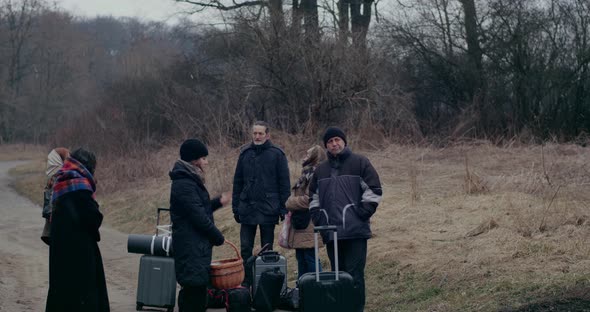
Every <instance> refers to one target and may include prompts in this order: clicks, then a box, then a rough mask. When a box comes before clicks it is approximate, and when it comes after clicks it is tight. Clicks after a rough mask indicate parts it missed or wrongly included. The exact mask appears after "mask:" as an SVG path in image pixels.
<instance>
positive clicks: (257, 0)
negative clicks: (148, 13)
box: [176, 0, 268, 11]
mask: <svg viewBox="0 0 590 312" xmlns="http://www.w3.org/2000/svg"><path fill="white" fill-rule="evenodd" d="M176 2H182V3H189V4H194V5H198V6H201V7H203V8H214V9H217V10H221V11H231V10H235V9H239V8H242V7H251V6H259V5H260V6H267V5H268V4H267V2H266V1H263V0H252V1H245V2H236V1H235V0H232V3H233V5H225V4H223V3H221V2H220V1H219V0H209V1H208V2H201V1H193V0H176Z"/></svg>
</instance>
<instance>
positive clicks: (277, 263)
mask: <svg viewBox="0 0 590 312" xmlns="http://www.w3.org/2000/svg"><path fill="white" fill-rule="evenodd" d="M275 268H278V269H279V270H280V271H281V272H283V274H284V275H285V281H284V283H283V287H282V289H281V293H282V292H283V291H284V290H285V289H286V288H287V259H286V258H285V257H284V256H282V255H280V254H279V253H278V252H276V251H273V250H269V251H265V252H263V253H262V254H261V255H260V256H258V257H256V261H255V262H254V265H253V266H252V269H253V274H252V275H253V276H254V283H253V284H252V297H254V296H255V295H256V288H257V287H258V281H259V280H260V275H261V274H262V272H264V271H267V270H271V271H272V270H274V269H275Z"/></svg>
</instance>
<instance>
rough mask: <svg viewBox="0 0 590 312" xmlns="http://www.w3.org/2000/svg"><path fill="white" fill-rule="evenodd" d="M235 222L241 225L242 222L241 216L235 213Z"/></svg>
mask: <svg viewBox="0 0 590 312" xmlns="http://www.w3.org/2000/svg"><path fill="white" fill-rule="evenodd" d="M234 220H236V222H238V223H241V222H240V215H239V214H237V213H235V214H234Z"/></svg>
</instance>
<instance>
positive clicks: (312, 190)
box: [309, 147, 382, 242]
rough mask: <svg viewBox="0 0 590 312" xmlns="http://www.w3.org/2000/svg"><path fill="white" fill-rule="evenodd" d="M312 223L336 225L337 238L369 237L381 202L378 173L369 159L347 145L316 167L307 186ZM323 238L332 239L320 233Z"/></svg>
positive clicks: (329, 155) (325, 239)
mask: <svg viewBox="0 0 590 312" xmlns="http://www.w3.org/2000/svg"><path fill="white" fill-rule="evenodd" d="M309 194H310V207H309V208H310V212H311V218H312V220H313V223H314V224H315V225H336V226H337V227H338V229H337V231H338V239H355V238H370V237H371V227H370V224H369V219H370V218H371V216H372V215H373V214H374V213H375V210H376V209H377V205H378V204H379V202H380V201H381V196H382V190H381V182H380V181H379V175H378V174H377V171H375V168H373V165H371V162H369V160H368V159H367V158H366V157H364V156H362V155H358V154H354V153H352V152H351V151H350V149H349V148H348V147H346V148H344V150H343V151H342V152H341V153H340V154H338V155H337V156H333V155H331V154H330V153H328V160H326V161H324V162H322V163H321V164H320V165H319V166H318V167H317V169H316V171H315V174H314V176H313V178H312V180H311V183H310V185H309ZM323 237H324V241H326V242H327V241H330V240H332V238H331V236H323Z"/></svg>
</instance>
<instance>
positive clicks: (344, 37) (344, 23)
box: [338, 0, 350, 45]
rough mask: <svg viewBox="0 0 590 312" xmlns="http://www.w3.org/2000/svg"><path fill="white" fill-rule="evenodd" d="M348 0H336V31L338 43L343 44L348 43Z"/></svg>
mask: <svg viewBox="0 0 590 312" xmlns="http://www.w3.org/2000/svg"><path fill="white" fill-rule="evenodd" d="M349 1H350V0H340V1H338V33H339V37H340V38H339V39H340V43H341V44H343V45H346V44H348V34H349V32H350V31H349V26H348V23H349V21H350V19H349V8H350V3H349Z"/></svg>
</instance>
